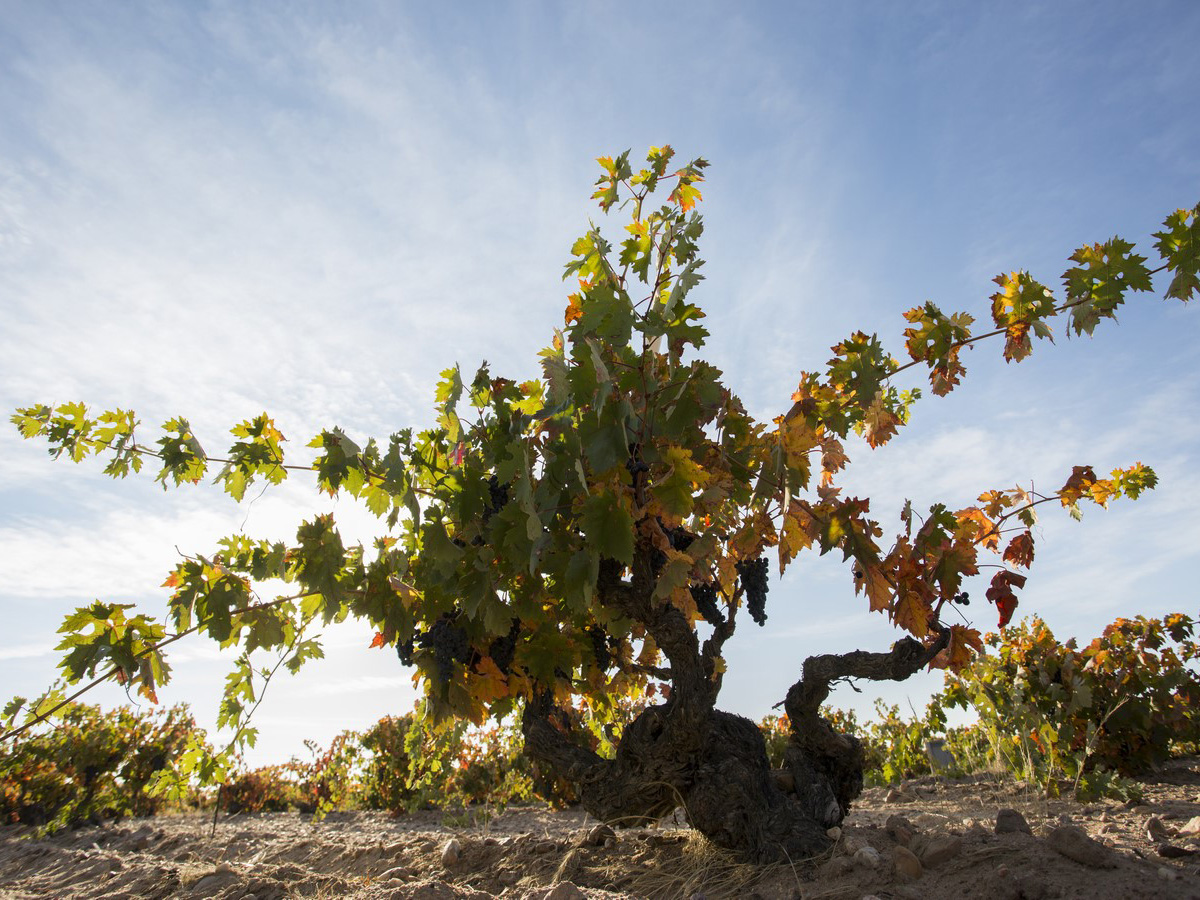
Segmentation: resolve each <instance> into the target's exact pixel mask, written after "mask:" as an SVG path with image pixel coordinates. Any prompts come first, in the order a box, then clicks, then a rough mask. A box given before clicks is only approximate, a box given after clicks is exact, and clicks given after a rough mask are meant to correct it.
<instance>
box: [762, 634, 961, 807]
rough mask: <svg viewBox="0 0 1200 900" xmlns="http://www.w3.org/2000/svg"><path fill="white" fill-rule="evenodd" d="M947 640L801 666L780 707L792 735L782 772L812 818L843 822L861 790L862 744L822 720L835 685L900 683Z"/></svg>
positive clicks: (816, 659) (814, 659) (817, 659)
mask: <svg viewBox="0 0 1200 900" xmlns="http://www.w3.org/2000/svg"><path fill="white" fill-rule="evenodd" d="M949 640H950V631H949V629H944V628H943V629H939V633H938V638H937V640H936V641H935V642H934V643H933V644H932V645H930V646H928V647H927V646H925V645H924V644H922V643H920V642H919V641H916V640H914V639H913V638H903V639H902V640H899V641H897V642H896V643H895V644H893V645H892V649H891V650H890V651H889V652H887V653H868V652H866V651H863V650H855V651H854V652H852V653H831V654H826V655H824V656H811V657H809V658H808V659H807V660H805V662H804V668H803V676H802V677H801V679H800V680H799V681H797V682H796V683H795V684H793V685H792V686H791V688H789V689H788V692H787V698H786V699H785V700H784V704H783V705H784V710H785V711H786V712H787V717H788V722H789V724H790V726H791V732H792V733H791V737H790V739H789V741H788V746H787V749H786V751H785V753H784V768H785V769H786V770H787V771H789V772H790V773H791V775H792V779H793V782H794V784H795V785H796V794H797V798H798V800H799V801H800V802H801V803H802V804H804V805H805V807H806V808H807V809H808V811H809V813H810V815H812V816H813V817H814V818H816V819H818V820H819V821H822V822H824V823H825V824H826V825H835V824H837V823H838V822H841V820H842V819H844V818H845V817H846V814H847V813H848V812H849V811H850V802H851V801H852V800H854V798H855V797H857V796H858V795H859V794H860V793H861V792H862V787H863V762H864V758H863V749H862V743H861V742H860V741H859V740H858V739H857V738H856V737H854V736H853V735H847V734H839V733H838V732H836V731H834V730H833V728H832V727H830V725H829V723H828V722H826V721H825V720H824V719H823V718H821V716H820V709H821V704H822V703H824V702H825V700H826V699H828V697H829V690H830V686H831V685H832V684H833V682H835V681H838V680H841V679H844V678H865V679H869V680H871V681H903V680H904V679H906V678H908V677H909V676H911V675H914V674H915V673H916V672H918V671H919V670H920V669H922V668H924V667H925V666H926V665H928V664H929V661H930V660H932V659H933V658H934V657H935V656H937V654H938V653H940V652H941V651H942V650H943V649H945V647H946V644H947V643H948V642H949Z"/></svg>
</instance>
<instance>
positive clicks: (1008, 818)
mask: <svg viewBox="0 0 1200 900" xmlns="http://www.w3.org/2000/svg"><path fill="white" fill-rule="evenodd" d="M1015 832H1021V833H1022V834H1030V835H1031V834H1033V830H1032V829H1031V828H1030V827H1029V823H1028V822H1026V821H1025V817H1024V816H1023V815H1021V814H1020V813H1019V812H1017V811H1016V810H1015V809H1002V810H1000V811H999V812H997V813H996V834H1013V833H1015Z"/></svg>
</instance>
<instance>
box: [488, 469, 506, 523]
mask: <svg viewBox="0 0 1200 900" xmlns="http://www.w3.org/2000/svg"><path fill="white" fill-rule="evenodd" d="M506 503H508V485H507V484H501V483H500V479H499V478H497V477H496V476H495V475H493V476H491V477H490V478H489V479H488V510H487V512H486V513H484V516H485V518H486V517H487V516H490V515H491V514H492V513H498V512H500V510H502V509H504V505H505V504H506Z"/></svg>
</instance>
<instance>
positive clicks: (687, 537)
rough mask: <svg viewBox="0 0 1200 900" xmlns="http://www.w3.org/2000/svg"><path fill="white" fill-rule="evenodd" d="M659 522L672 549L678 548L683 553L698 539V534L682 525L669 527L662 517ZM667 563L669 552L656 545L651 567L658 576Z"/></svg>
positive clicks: (651, 558)
mask: <svg viewBox="0 0 1200 900" xmlns="http://www.w3.org/2000/svg"><path fill="white" fill-rule="evenodd" d="M658 524H659V525H660V526H662V530H663V532H664V533H665V534H666V536H667V540H668V541H669V542H670V544H671V549H672V550H678V551H679V552H680V553H683V552H685V551H686V550H687V548H688V547H690V546H692V542H693V541H695V540H696V535H694V534H692V533H691V532H690V531H688V530H687V529H686V528H684V527H683V526H682V525H680V526H678V527H676V528H668V527H667V526H666V525H663V524H662V519H659V520H658ZM666 564H667V554H665V553H663V552H662V551H661V550H659V549H658V548H657V547H656V548H655V549H654V555H653V556H652V557H650V568H651V570H652V571H653V572H654V575H655V576H656V577H657V575H658V573H659V572H661V571H662V569H663V566H665V565H666Z"/></svg>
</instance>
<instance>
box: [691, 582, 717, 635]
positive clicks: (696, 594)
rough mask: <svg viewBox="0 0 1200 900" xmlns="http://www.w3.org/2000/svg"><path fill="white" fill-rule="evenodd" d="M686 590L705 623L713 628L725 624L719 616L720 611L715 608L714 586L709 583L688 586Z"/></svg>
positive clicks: (715, 589)
mask: <svg viewBox="0 0 1200 900" xmlns="http://www.w3.org/2000/svg"><path fill="white" fill-rule="evenodd" d="M688 590H690V591H691V592H692V601H693V602H694V603H695V604H696V609H697V610H698V611H699V612H700V615H702V616H704V621H705V622H707V623H708V624H709V625H713V626H717V625H721V624H723V623H724V622H725V617H724V616H722V615H721V609H720V607H718V606H717V586H716V585H715V584H713V583H712V582H711V581H708V582H704V583H702V584H690V585H688Z"/></svg>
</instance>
